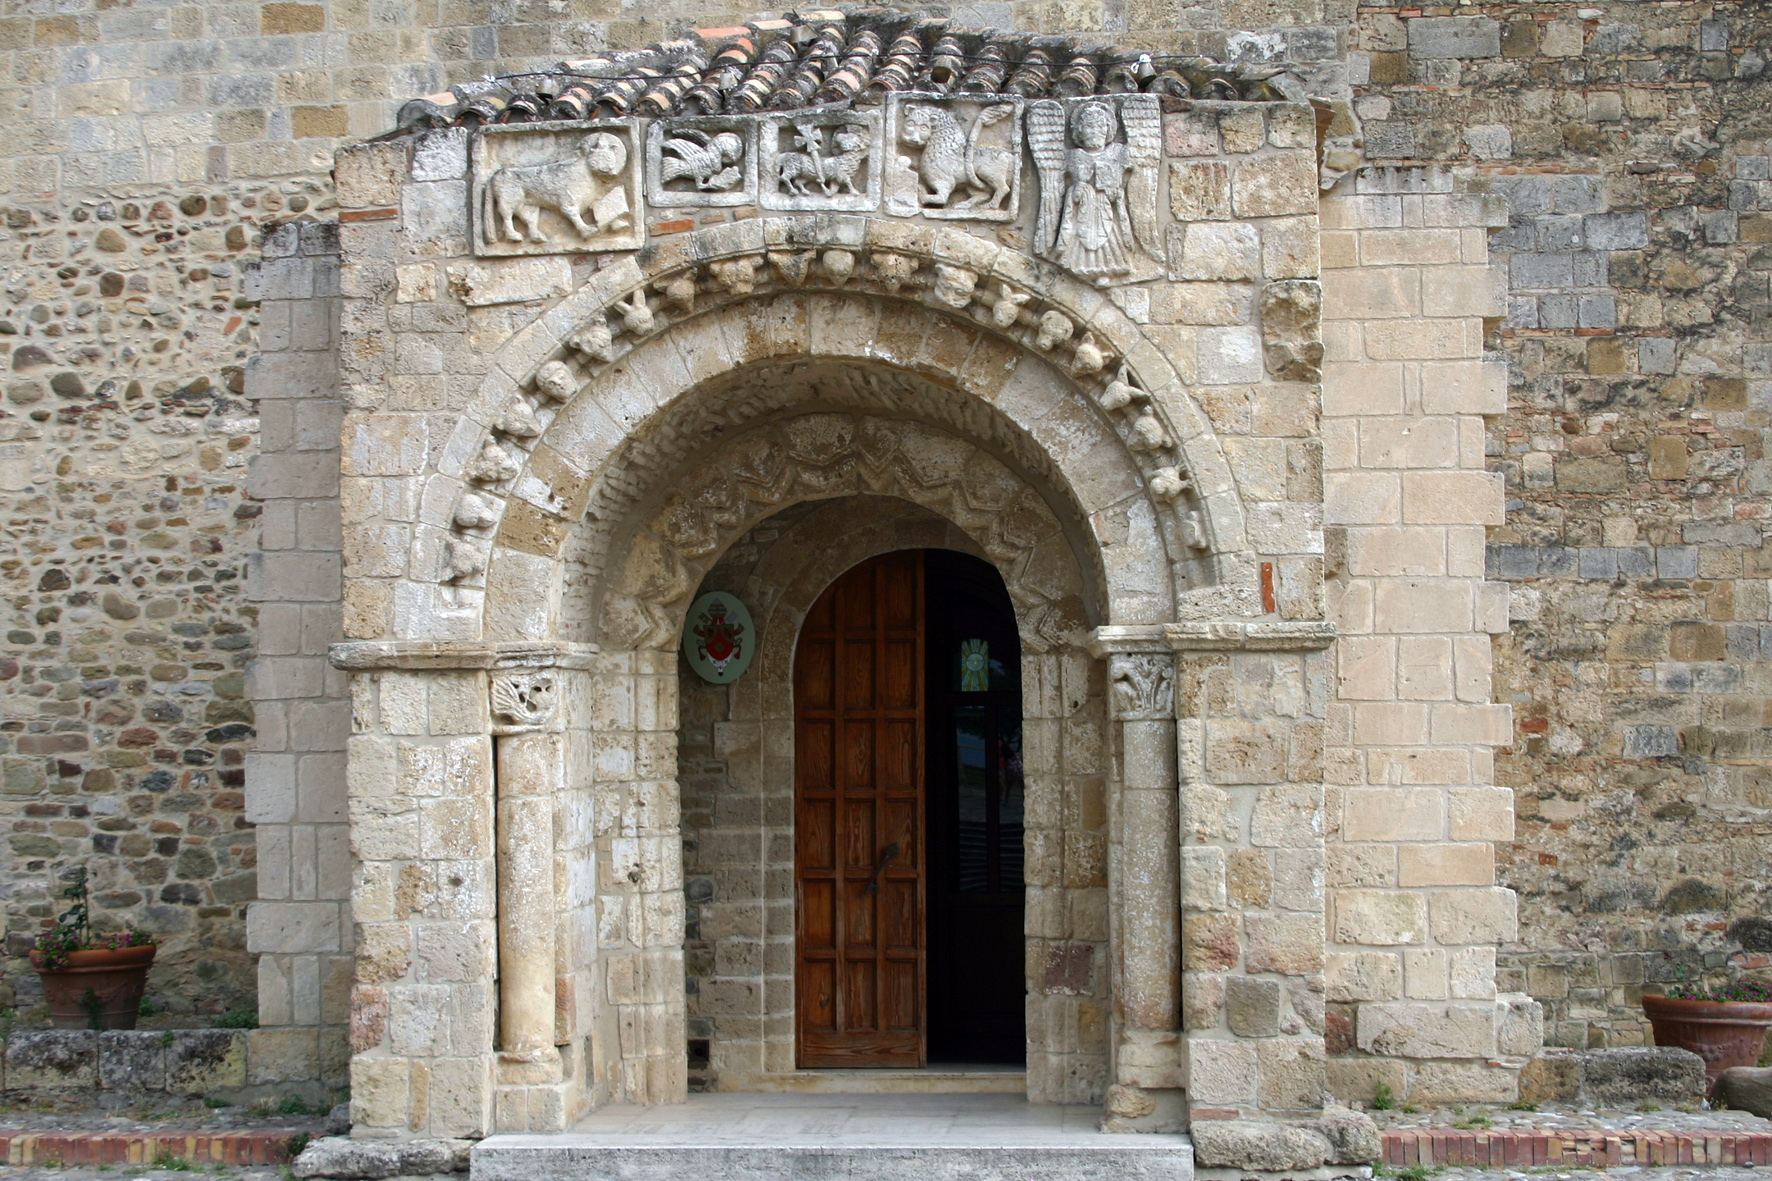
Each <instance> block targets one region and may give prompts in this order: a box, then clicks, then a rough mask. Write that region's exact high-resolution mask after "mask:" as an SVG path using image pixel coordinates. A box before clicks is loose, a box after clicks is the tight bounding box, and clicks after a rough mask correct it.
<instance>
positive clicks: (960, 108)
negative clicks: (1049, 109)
mask: <svg viewBox="0 0 1772 1181" xmlns="http://www.w3.org/2000/svg"><path fill="white" fill-rule="evenodd" d="M1022 105H1023V104H1021V103H1020V102H991V103H983V102H933V101H921V102H919V101H913V100H911V99H909V98H907V99H905V100H903V101H900V102H897V103H895V105H894V107H893V117H892V129H893V131H892V136H891V143H890V145H889V146H890V147H891V148H892V150H894V151H896V150H898V149H899V148H909V149H912V150H913V151H914V153H915V154H914V155H907V156H900V157H898V159H897V161H896V170H895V172H894V175H893V178H892V182H891V192H890V193H889V194H888V196H887V201H886V208H887V211H888V212H890V213H894V214H897V215H898V216H900V217H909V216H911V215H912V214H915V213H918V212H921V213H922V214H923V215H924V216H925V217H932V218H944V219H946V218H970V219H975V220H982V221H1013V220H1015V217H1016V214H1017V212H1018V211H1019V209H1020V207H1021V111H1022Z"/></svg>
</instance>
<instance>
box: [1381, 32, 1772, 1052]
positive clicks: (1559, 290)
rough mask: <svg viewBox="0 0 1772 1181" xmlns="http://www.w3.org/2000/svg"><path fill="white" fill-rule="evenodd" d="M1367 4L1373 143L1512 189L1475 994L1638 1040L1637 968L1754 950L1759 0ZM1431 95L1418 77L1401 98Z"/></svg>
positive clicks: (1603, 1037) (1769, 296)
mask: <svg viewBox="0 0 1772 1181" xmlns="http://www.w3.org/2000/svg"><path fill="white" fill-rule="evenodd" d="M1460 12H1461V13H1462V14H1463V15H1461V16H1459V17H1434V16H1426V15H1423V16H1415V15H1412V14H1411V10H1409V9H1407V8H1402V7H1398V6H1395V5H1390V4H1371V3H1367V4H1362V5H1360V7H1359V9H1358V15H1357V22H1356V25H1355V27H1354V29H1353V30H1352V33H1353V36H1354V38H1355V40H1354V41H1353V43H1352V46H1351V47H1352V49H1353V52H1352V54H1351V55H1350V67H1351V69H1352V71H1353V75H1354V77H1355V80H1356V82H1357V83H1358V84H1359V98H1358V101H1357V106H1358V110H1359V112H1360V115H1361V117H1362V119H1363V121H1364V127H1365V129H1366V138H1367V152H1368V154H1369V155H1371V156H1373V157H1375V158H1378V159H1380V160H1386V161H1394V162H1396V163H1399V164H1406V163H1431V164H1435V165H1438V166H1441V167H1444V168H1448V169H1451V170H1453V171H1454V172H1456V173H1457V175H1458V176H1459V177H1460V178H1461V183H1462V184H1465V185H1468V186H1469V187H1471V188H1473V189H1487V190H1488V191H1491V192H1493V193H1496V194H1499V195H1501V196H1503V197H1505V198H1506V200H1507V202H1508V223H1507V225H1506V226H1505V227H1503V228H1499V229H1498V232H1497V233H1496V234H1495V235H1494V236H1493V237H1492V238H1491V239H1490V247H1491V250H1492V251H1493V254H1494V257H1495V258H1496V260H1497V263H1498V265H1501V266H1505V267H1506V271H1507V275H1506V282H1507V286H1508V292H1507V295H1508V301H1507V306H1506V309H1505V318H1504V319H1502V320H1501V321H1500V322H1499V323H1496V324H1494V325H1492V330H1491V333H1490V336H1489V338H1488V342H1487V347H1488V348H1489V349H1491V350H1492V355H1493V356H1494V358H1495V359H1496V361H1497V362H1504V363H1505V364H1506V366H1507V371H1508V378H1507V381H1508V384H1507V388H1506V398H1507V408H1506V414H1505V416H1503V417H1500V418H1493V419H1491V420H1490V421H1489V426H1488V428H1487V444H1486V445H1487V449H1488V452H1489V456H1490V465H1491V467H1492V468H1493V470H1495V471H1497V472H1499V473H1500V474H1502V475H1503V476H1504V477H1505V479H1506V481H1507V502H1506V514H1505V517H1504V518H1503V519H1502V520H1501V521H1500V522H1498V523H1497V524H1495V525H1494V526H1492V528H1491V530H1490V536H1489V542H1490V545H1491V548H1490V551H1489V554H1488V571H1489V577H1490V578H1492V579H1495V580H1497V581H1499V582H1502V583H1504V584H1505V585H1506V586H1507V587H1508V588H1509V591H1510V596H1511V599H1510V612H1511V626H1510V629H1509V631H1508V633H1507V634H1506V635H1505V636H1503V637H1501V638H1500V639H1499V640H1498V642H1497V645H1496V648H1495V669H1496V671H1495V677H1496V692H1497V700H1498V701H1503V702H1509V703H1511V704H1512V705H1513V707H1514V716H1515V722H1516V728H1515V731H1514V734H1513V740H1512V742H1511V743H1510V744H1509V746H1508V747H1507V748H1506V749H1505V750H1501V751H1498V754H1497V760H1496V780H1497V782H1498V783H1502V784H1505V785H1507V786H1510V787H1512V788H1513V789H1514V791H1515V794H1516V802H1517V809H1518V818H1519V831H1518V837H1517V839H1516V840H1514V841H1513V842H1510V843H1505V844H1503V845H1502V846H1501V847H1500V849H1499V851H1498V869H1499V872H1500V874H1501V876H1502V879H1503V881H1504V882H1506V884H1508V885H1510V886H1513V887H1514V888H1515V889H1516V890H1518V891H1519V894H1520V906H1521V910H1520V919H1521V925H1520V930H1521V935H1520V939H1519V941H1518V942H1517V943H1514V944H1512V945H1510V946H1509V947H1508V948H1506V949H1504V952H1503V954H1502V957H1501V961H1500V971H1501V983H1502V987H1503V988H1504V990H1506V991H1525V992H1529V993H1530V994H1531V995H1532V996H1533V997H1535V998H1536V999H1537V1000H1539V1001H1540V1002H1541V1003H1542V1004H1544V1006H1545V1007H1546V1011H1547V1037H1548V1039H1549V1040H1550V1041H1551V1043H1552V1044H1555V1045H1564V1046H1575V1047H1586V1046H1589V1045H1633V1044H1639V1043H1640V1042H1642V1041H1643V1039H1644V1038H1645V1037H1646V1036H1647V1031H1646V1030H1645V1028H1644V1025H1643V1021H1642V1013H1641V1010H1640V1008H1639V1007H1638V998H1639V996H1640V995H1641V993H1642V991H1643V990H1644V988H1645V987H1650V988H1654V987H1658V986H1659V985H1661V984H1663V983H1665V982H1667V981H1669V980H1671V979H1673V978H1674V976H1675V974H1676V973H1677V972H1678V973H1684V974H1686V975H1688V976H1699V975H1707V974H1708V975H1712V976H1715V977H1722V976H1726V975H1727V974H1728V973H1729V972H1730V971H1733V970H1739V969H1742V968H1746V969H1750V970H1752V969H1756V968H1763V967H1764V966H1765V965H1766V963H1767V953H1768V952H1769V951H1772V928H1768V927H1767V925H1766V921H1765V918H1764V915H1765V912H1766V909H1767V902H1766V893H1765V889H1766V888H1765V883H1766V882H1767V881H1768V880H1769V876H1772V865H1769V864H1768V860H1767V857H1768V853H1767V849H1768V845H1767V841H1766V833H1767V824H1768V822H1769V820H1772V812H1769V811H1768V809H1769V808H1772V796H1768V794H1767V776H1766V771H1765V759H1766V753H1767V752H1766V747H1765V742H1766V733H1767V731H1766V730H1765V728H1764V727H1765V707H1766V703H1767V701H1768V693H1769V689H1768V686H1769V684H1772V682H1769V680H1768V677H1769V668H1772V665H1769V664H1768V653H1769V652H1772V649H1769V648H1768V647H1767V637H1768V622H1769V619H1772V617H1769V616H1768V599H1767V590H1766V588H1767V576H1768V570H1769V569H1772V566H1769V563H1768V558H1767V550H1766V547H1765V536H1766V517H1767V514H1766V511H1765V504H1764V501H1765V497H1766V494H1767V491H1768V488H1769V485H1768V476H1767V472H1768V468H1767V460H1766V458H1765V448H1766V423H1767V418H1766V415H1767V413H1768V410H1772V337H1769V336H1768V323H1769V321H1768V308H1769V307H1772V289H1769V287H1768V284H1769V283H1772V181H1768V179H1767V178H1768V176H1772V172H1769V171H1768V163H1767V161H1768V159H1769V154H1768V153H1769V144H1768V140H1767V134H1766V128H1765V126H1764V122H1763V120H1761V119H1760V118H1759V116H1758V113H1759V112H1762V111H1764V110H1765V109H1766V108H1767V106H1768V104H1769V103H1772V76H1769V75H1768V72H1767V61H1768V58H1769V57H1772V21H1769V20H1768V12H1767V9H1766V8H1765V6H1764V5H1759V4H1753V3H1733V2H1730V0H1723V2H1720V3H1716V4H1677V5H1656V6H1645V5H1641V4H1631V3H1607V2H1601V3H1596V4H1575V3H1553V4H1548V5H1534V6H1532V7H1531V9H1530V10H1529V11H1528V10H1527V9H1526V8H1524V7H1523V6H1516V5H1499V4H1491V5H1484V6H1481V10H1480V11H1478V10H1475V9H1472V10H1470V11H1468V12H1466V11H1465V10H1463V9H1461V10H1460ZM1424 84H1425V85H1424Z"/></svg>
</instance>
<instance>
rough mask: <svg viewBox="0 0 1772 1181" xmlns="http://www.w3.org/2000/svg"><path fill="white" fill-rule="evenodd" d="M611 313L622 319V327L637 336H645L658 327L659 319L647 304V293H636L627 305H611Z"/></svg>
mask: <svg viewBox="0 0 1772 1181" xmlns="http://www.w3.org/2000/svg"><path fill="white" fill-rule="evenodd" d="M609 310H610V311H612V312H614V313H615V314H616V315H618V316H620V317H621V323H622V327H623V328H626V329H627V330H628V331H629V332H632V333H633V334H634V335H635V336H645V335H646V334H647V333H649V332H651V331H652V330H653V329H654V328H656V327H658V319H657V317H655V316H654V315H653V314H652V308H651V307H650V306H649V305H648V304H647V303H646V292H644V291H636V292H634V294H633V295H632V296H630V297H629V299H628V302H627V303H615V304H611V305H610V308H609Z"/></svg>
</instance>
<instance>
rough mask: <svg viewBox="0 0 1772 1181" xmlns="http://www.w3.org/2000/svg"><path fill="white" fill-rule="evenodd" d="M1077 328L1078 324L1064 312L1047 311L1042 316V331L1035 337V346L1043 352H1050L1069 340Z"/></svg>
mask: <svg viewBox="0 0 1772 1181" xmlns="http://www.w3.org/2000/svg"><path fill="white" fill-rule="evenodd" d="M1076 330H1077V326H1076V324H1075V323H1073V322H1072V321H1071V318H1070V317H1069V316H1067V315H1065V314H1064V313H1063V312H1060V311H1057V310H1054V311H1050V312H1047V313H1046V314H1045V315H1043V316H1041V317H1040V333H1039V335H1038V336H1036V337H1034V347H1035V348H1037V349H1039V350H1040V351H1041V352H1042V353H1049V352H1051V351H1052V350H1053V349H1055V348H1057V347H1058V346H1059V345H1061V344H1063V343H1064V342H1065V341H1067V340H1069V339H1070V338H1071V333H1073V332H1075V331H1076Z"/></svg>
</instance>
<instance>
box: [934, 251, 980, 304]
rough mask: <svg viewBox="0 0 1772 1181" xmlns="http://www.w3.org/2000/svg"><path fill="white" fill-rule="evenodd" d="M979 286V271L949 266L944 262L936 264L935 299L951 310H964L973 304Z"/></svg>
mask: <svg viewBox="0 0 1772 1181" xmlns="http://www.w3.org/2000/svg"><path fill="white" fill-rule="evenodd" d="M977 286H978V272H977V271H969V270H967V269H966V268H965V267H955V266H949V265H948V264H947V263H944V262H938V263H936V264H935V298H936V299H939V300H940V301H941V302H942V303H945V304H947V305H948V306H949V307H950V308H958V309H961V310H964V309H965V307H966V305H968V304H970V303H971V302H972V295H973V291H974V289H975V288H976V287H977Z"/></svg>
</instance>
